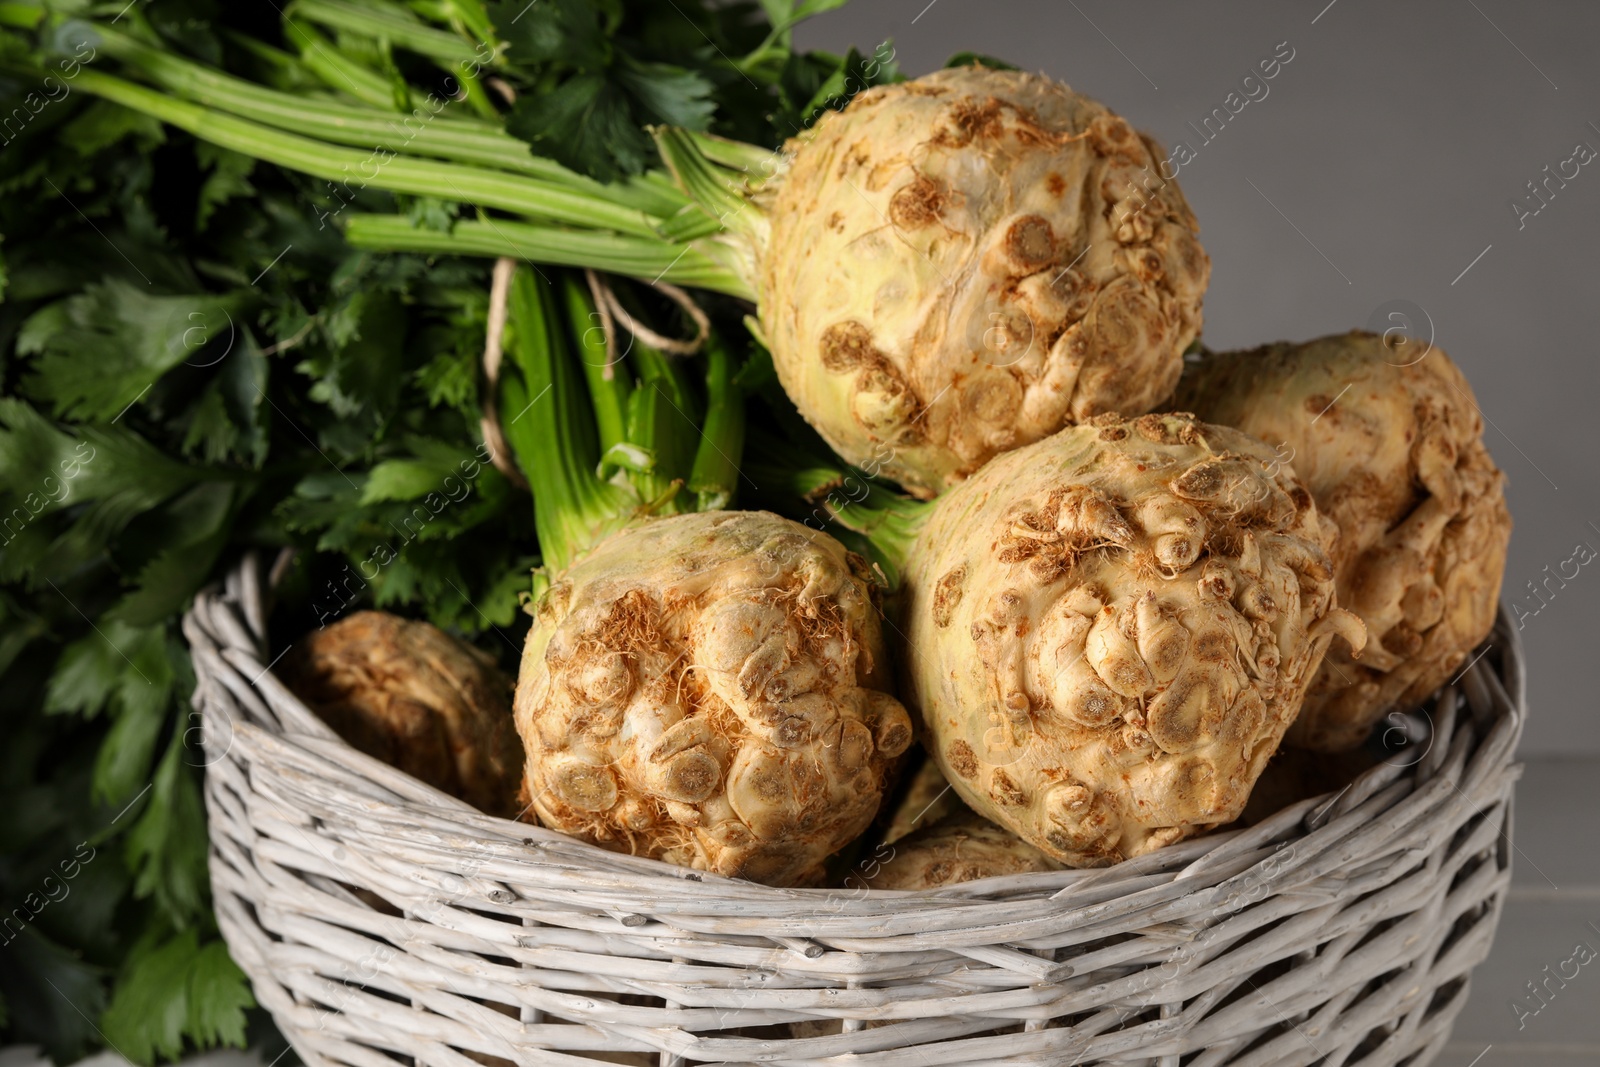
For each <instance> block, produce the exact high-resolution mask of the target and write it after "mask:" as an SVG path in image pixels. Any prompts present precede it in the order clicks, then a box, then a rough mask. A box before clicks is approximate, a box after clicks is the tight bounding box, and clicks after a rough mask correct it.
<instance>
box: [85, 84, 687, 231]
mask: <svg viewBox="0 0 1600 1067" xmlns="http://www.w3.org/2000/svg"><path fill="white" fill-rule="evenodd" d="M77 85H78V87H79V88H81V89H83V90H84V91H86V92H89V93H93V94H94V95H96V96H100V97H103V98H104V99H107V100H110V101H112V102H113V103H118V104H122V105H123V106H125V107H129V108H132V109H133V110H135V111H140V112H143V113H144V114H147V115H150V116H152V117H154V118H158V119H160V120H161V121H163V122H167V123H170V124H171V125H173V126H177V127H178V128H179V129H183V130H187V131H188V132H189V133H192V134H194V135H195V136H196V137H199V138H201V139H202V140H206V141H211V142H212V143H214V144H218V145H221V146H222V147H224V148H231V149H233V150H234V151H236V152H243V153H245V154H246V155H250V156H255V157H256V158H258V159H264V160H266V161H267V162H269V163H276V164H278V165H279V166H285V167H290V168H293V169H294V170H299V171H303V172H304V173H307V174H311V175H314V176H316V177H319V178H327V179H330V180H332V181H340V182H345V183H346V184H347V185H348V184H349V183H350V182H352V181H354V182H360V183H361V184H362V186H363V187H365V186H367V185H371V186H373V187H375V188H378V189H387V190H390V191H392V192H398V193H410V194H413V195H417V196H433V197H440V198H442V199H445V200H459V201H466V202H468V203H476V204H482V205H484V206H487V207H497V208H501V209H503V210H506V211H515V212H518V213H520V214H526V215H532V216H535V217H540V218H545V219H549V220H551V221H554V222H564V223H570V224H576V225H580V226H591V227H597V228H603V229H611V230H615V231H617V232H619V233H623V234H631V235H633V236H636V237H655V230H654V227H653V225H652V220H651V219H650V217H649V216H647V215H645V214H644V213H643V212H641V211H638V210H636V209H633V208H628V207H624V206H623V205H620V204H615V203H611V202H609V201H605V200H599V199H597V198H595V197H593V196H591V195H588V194H586V193H582V192H578V191H576V190H574V189H571V188H567V187H563V186H559V185H556V184H554V183H550V182H541V181H539V180H537V179H535V178H531V177H525V176H522V175H514V174H507V173H505V172H502V171H493V170H487V169H484V168H482V167H472V166H467V165H464V164H453V163H443V162H437V161H434V160H428V159H413V158H409V157H402V156H399V155H393V156H392V158H390V159H388V160H379V159H378V158H377V152H376V150H375V151H373V152H362V151H360V150H347V149H342V148H336V147H334V146H332V145H328V144H324V143H323V142H320V141H316V140H312V139H311V138H309V137H301V136H298V135H296V134H290V133H285V132H283V131H281V130H276V129H273V128H272V127H270V126H264V125H262V124H260V123H256V122H250V121H249V120H246V119H241V118H237V117H235V116H233V115H227V114H223V113H221V112H217V111H212V110H208V109H207V108H205V107H202V106H201V105H198V104H193V103H190V102H189V101H186V100H179V99H177V98H175V97H171V96H166V95H163V94H162V93H159V92H156V91H154V90H152V89H147V88H145V87H144V86H141V85H136V84H134V83H133V82H129V81H124V80H123V79H121V78H117V77H114V76H112V75H109V74H103V73H101V72H100V71H93V70H83V71H80V72H79V75H78V78H77ZM657 240H659V238H657ZM663 247H671V246H670V245H665V244H664V245H663Z"/></svg>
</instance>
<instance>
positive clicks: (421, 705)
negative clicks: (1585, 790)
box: [278, 611, 522, 816]
mask: <svg viewBox="0 0 1600 1067" xmlns="http://www.w3.org/2000/svg"><path fill="white" fill-rule="evenodd" d="M278 674H279V676H280V677H282V678H283V680H284V684H286V685H287V686H288V687H289V688H290V690H291V691H293V692H294V694H295V695H296V696H298V697H299V698H300V699H301V700H303V701H305V702H306V704H307V705H308V706H309V707H310V708H311V709H312V710H313V711H315V712H316V713H317V714H318V716H319V717H321V718H322V720H323V721H324V722H326V723H327V724H328V725H329V726H331V727H333V729H334V732H335V733H337V734H338V735H339V736H340V737H342V738H344V739H345V740H346V741H348V742H349V743H350V744H351V745H352V746H354V747H355V748H357V749H359V750H360V751H362V752H365V753H366V754H367V755H369V756H374V757H376V758H378V759H381V760H383V761H384V762H386V763H390V764H393V765H394V766H396V767H398V768H400V769H401V770H403V771H405V772H406V773H408V774H411V775H413V776H415V777H417V778H420V779H422V780H423V781H424V782H427V783H428V784H429V785H431V786H433V787H435V788H436V789H441V790H443V791H444V792H446V793H449V794H451V795H453V796H457V797H460V798H461V799H463V800H465V801H467V802H468V803H470V804H472V805H473V806H474V807H477V808H479V809H481V810H483V811H486V812H488V813H490V814H491V815H507V816H509V815H513V814H515V813H516V811H517V807H518V805H517V804H516V797H517V791H518V781H519V778H520V776H521V771H522V747H521V745H520V744H518V742H517V734H516V731H515V730H514V729H513V727H512V721H511V691H512V682H511V679H510V678H508V677H506V675H505V674H503V673H502V672H501V671H500V670H499V668H497V667H496V666H495V665H494V662H493V660H491V659H490V658H489V657H488V656H487V655H485V654H484V653H482V652H480V651H478V650H477V649H475V648H473V647H471V646H470V645H467V644H464V643H462V642H460V641H458V640H456V639H455V638H453V637H451V636H450V635H449V634H447V633H445V632H444V631H443V630H440V629H439V628H437V627H435V626H433V625H430V624H429V623H426V622H420V621H413V620H410V619H402V618H400V617H398V616H395V615H390V614H387V613H385V612H381V611H360V612H357V613H355V614H354V615H351V616H349V617H348V618H345V619H341V620H339V621H338V622H336V623H334V624H333V625H331V626H328V627H326V628H325V629H321V630H315V631H313V632H311V633H309V634H307V635H306V636H305V637H303V638H301V640H300V641H299V642H298V643H297V644H296V645H295V646H294V647H293V648H292V649H291V650H290V651H289V654H288V655H287V656H285V657H284V659H283V663H282V665H281V666H280V668H279V669H278Z"/></svg>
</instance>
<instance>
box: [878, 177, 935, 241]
mask: <svg viewBox="0 0 1600 1067" xmlns="http://www.w3.org/2000/svg"><path fill="white" fill-rule="evenodd" d="M944 207H945V195H944V191H943V190H942V189H940V187H939V183H937V182H935V181H934V180H933V179H932V178H929V177H928V176H927V175H925V174H918V175H917V176H916V178H914V179H913V180H912V181H911V183H910V184H908V185H906V186H904V187H903V188H902V189H901V190H900V191H899V192H897V193H895V194H894V196H893V198H891V199H890V201H889V219H890V221H891V222H893V223H894V224H895V225H896V226H898V227H900V228H901V229H904V230H916V229H920V228H922V227H923V226H928V225H931V224H932V223H935V222H938V221H939V218H940V216H941V215H943V214H944Z"/></svg>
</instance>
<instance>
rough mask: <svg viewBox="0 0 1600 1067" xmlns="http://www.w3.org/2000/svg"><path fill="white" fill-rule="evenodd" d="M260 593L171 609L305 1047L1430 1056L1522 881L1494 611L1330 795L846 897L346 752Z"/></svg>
mask: <svg viewBox="0 0 1600 1067" xmlns="http://www.w3.org/2000/svg"><path fill="white" fill-rule="evenodd" d="M265 598H266V592H265V590H264V589H263V586H262V582H261V576H260V571H259V569H258V568H257V566H256V564H255V562H254V561H253V560H247V561H246V562H245V563H244V564H243V565H242V566H241V567H240V568H239V569H238V570H237V571H236V572H234V573H233V574H231V575H230V576H229V578H228V580H227V582H226V583H225V587H224V588H223V589H221V590H216V589H213V590H210V591H207V592H205V593H203V594H201V596H200V597H199V598H198V599H197V600H196V602H195V605H194V608H193V610H192V611H191V612H190V613H189V615H188V617H187V618H186V619H185V620H184V632H185V634H186V635H187V637H188V639H189V642H190V645H191V647H192V649H193V653H194V665H195V671H196V675H197V677H198V688H197V690H196V696H195V699H196V701H197V703H198V706H199V707H200V708H201V709H202V710H203V713H204V722H205V737H206V742H205V743H206V751H207V759H208V763H209V770H208V774H207V780H206V802H207V807H208V810H209V812H210V826H211V878H212V888H213V891H214V893H215V897H216V908H217V917H218V920H219V922H220V923H221V927H222V932H223V935H224V936H225V937H226V938H227V941H228V944H229V946H230V947H231V948H232V950H233V955H234V958H235V959H236V960H238V962H239V964H240V966H241V967H243V968H244V970H245V972H246V973H248V974H249V976H250V978H251V980H252V981H253V982H254V984H255V991H256V996H257V997H258V998H259V999H260V1001H261V1002H262V1004H264V1005H265V1006H266V1007H267V1008H268V1009H270V1010H271V1012H272V1014H273V1016H274V1017H275V1018H276V1020H277V1023H278V1025H279V1027H280V1028H281V1029H282V1030H283V1032H284V1033H285V1034H286V1035H287V1036H288V1038H289V1039H290V1041H291V1042H293V1044H294V1047H295V1049H296V1050H297V1051H298V1052H299V1054H300V1056H301V1057H302V1058H303V1059H304V1060H305V1061H306V1063H307V1064H309V1065H311V1067H325V1065H332V1064H349V1065H351V1067H394V1064H395V1063H396V1062H397V1061H398V1062H402V1063H414V1064H418V1065H421V1064H427V1065H430V1067H474V1065H475V1064H484V1063H500V1062H502V1061H511V1062H513V1063H517V1064H569V1065H577V1064H590V1063H595V1062H609V1063H636V1064H656V1063H660V1064H663V1065H673V1067H675V1065H687V1064H698V1063H764V1064H823V1063H826V1064H846V1063H848V1064H852V1065H861V1067H868V1065H881V1067H891V1065H892V1067H901V1065H906V1067H910V1065H916V1067H929V1065H936V1064H985V1065H987V1064H1036V1065H1043V1064H1061V1065H1071V1064H1076V1065H1083V1067H1088V1065H1091V1064H1113V1063H1114V1064H1146V1065H1161V1067H1175V1065H1178V1064H1183V1065H1192V1067H1214V1065H1219V1064H1237V1065H1245V1064H1249V1065H1263V1067H1264V1065H1268V1064H1283V1065H1287V1064H1324V1065H1328V1067H1333V1065H1337V1064H1365V1065H1377V1064H1383V1065H1389V1064H1409V1065H1421V1064H1425V1063H1428V1062H1429V1061H1430V1060H1431V1059H1432V1058H1433V1056H1434V1055H1435V1054H1436V1053H1437V1052H1438V1050H1439V1049H1440V1048H1441V1047H1442V1046H1443V1045H1444V1043H1445V1040H1446V1038H1447V1036H1448V1034H1449V1031H1450V1026H1451V1023H1452V1021H1453V1020H1454V1018H1455V1016H1456V1013H1457V1012H1458V1011H1460V1009H1461V1006H1462V1004H1463V1003H1464V1002H1465V1000H1466V997H1467V981H1468V975H1469V973H1470V971H1471V970H1472V968H1473V966H1474V965H1475V964H1477V963H1478V962H1479V961H1481V960H1482V959H1483V958H1484V956H1485V955H1486V953H1487V952H1488V950H1489V944H1490V941H1491V939H1492V937H1493V934H1494V929H1495V925H1496V923H1497V922H1498V920H1499V915H1500V906H1501V903H1502V902H1503V901H1504V899H1505V894H1506V890H1507V886H1508V884H1509V882H1510V877H1511V856H1510V852H1511V840H1510V833H1511V791H1512V784H1513V782H1514V781H1515V780H1516V778H1517V775H1518V773H1519V771H1520V767H1519V766H1517V765H1515V764H1513V763H1512V752H1513V749H1514V748H1515V746H1516V742H1517V738H1518V735H1519V733H1520V731H1521V725H1522V718H1523V712H1522V710H1521V708H1522V691H1523V677H1522V658H1521V650H1520V647H1519V645H1518V642H1517V636H1516V633H1515V630H1514V629H1512V628H1511V627H1509V626H1508V625H1507V624H1506V620H1505V618H1504V617H1503V616H1502V618H1501V620H1500V624H1499V626H1498V628H1497V629H1496V631H1495V634H1494V635H1493V636H1492V637H1491V639H1490V642H1489V644H1488V646H1487V649H1486V650H1485V652H1484V653H1482V654H1480V656H1479V657H1478V658H1477V659H1476V660H1474V661H1473V662H1472V664H1471V665H1470V666H1469V667H1468V668H1467V669H1466V670H1465V671H1464V673H1463V674H1462V675H1461V677H1460V678H1459V679H1458V680H1457V681H1456V682H1455V683H1454V684H1453V685H1451V686H1447V687H1446V688H1445V689H1444V690H1443V691H1442V693H1441V694H1440V695H1439V696H1438V697H1437V698H1436V700H1435V701H1434V704H1433V706H1432V708H1431V710H1430V712H1429V715H1428V716H1427V718H1429V719H1431V727H1432V730H1431V736H1430V737H1429V738H1428V739H1427V741H1426V742H1425V743H1419V744H1417V745H1415V746H1412V747H1409V748H1407V749H1404V750H1402V751H1403V752H1407V753H1410V755H1408V756H1407V757H1406V758H1404V759H1395V760H1391V761H1390V762H1388V763H1385V764H1382V765H1380V766H1377V767H1374V768H1373V769H1372V770H1370V771H1368V772H1366V773H1365V774H1363V775H1362V777H1360V778H1359V779H1357V780H1356V781H1355V782H1354V783H1353V784H1352V785H1350V786H1349V787H1347V788H1346V789H1345V790H1343V791H1342V792H1340V793H1338V794H1334V795H1329V796H1323V797H1320V798H1317V799H1315V800H1310V801H1305V802H1302V803H1298V804H1295V805H1293V806H1291V807H1289V808H1286V809H1285V810H1283V811H1282V812H1280V813H1278V814H1277V815H1276V816H1273V817H1271V818H1269V819H1268V820H1266V821H1264V822H1261V823H1259V824H1257V825H1256V826H1254V827H1252V828H1250V829H1247V830H1234V831H1229V832H1223V833H1217V834H1213V835H1211V836H1208V837H1204V838H1199V839H1195V840H1190V841H1186V842H1183V843H1180V844H1178V845H1174V846H1171V847H1169V848H1166V849H1163V850H1160V851H1158V852H1155V853H1152V854H1150V855H1148V856H1145V857H1141V858H1139V859H1136V860H1132V861H1129V862H1126V863H1122V864H1119V865H1117V866H1115V867H1110V868H1106V869H1102V870H1086V871H1062V872H1057V873H1047V874H1029V875H1020V876H1015V877H1008V878H996V879H988V880H986V881H983V882H970V883H967V884H964V885H958V886H955V887H950V888H946V889H942V890H936V891H926V892H883V891H878V892H856V893H852V892H848V891H841V890H819V889H812V890H802V889H792V890H784V889H770V888H766V887H763V886H759V885H753V884H750V883H745V882H739V881H733V880H727V879H722V878H718V877H716V876H712V875H703V874H699V873H696V872H693V871H688V870H683V869H680V868H676V867H671V866H668V865H666V864H663V863H658V862H655V861H650V860H642V859H635V858H632V857H628V856H622V855H617V854H615V853H611V852H606V851H603V850H601V849H598V848H594V847H591V846H589V845H586V844H583V843H580V842H577V841H574V840H572V839H569V838H566V837H564V836H562V835H560V834H556V833H552V832H549V831H545V830H540V829H536V828H533V827H530V826H527V825H524V824H521V823H515V822H507V821H503V820H500V819H495V818H491V817H489V816H486V815H483V814H480V813H479V812H477V811H475V810H473V809H471V808H468V807H467V806H465V805H464V804H462V803H461V802H460V801H457V800H455V799H453V798H451V797H448V796H445V795H443V794H441V793H439V792H437V791H435V790H433V789H431V788H429V787H428V786H425V785H423V784H422V783H420V782H418V781H416V780H415V779H412V778H410V777H407V776H406V775H404V774H402V773H400V772H399V771H396V770H394V769H393V768H391V767H388V766H386V765H384V764H382V763H379V762H377V761H375V760H373V759H370V758H368V757H366V756H363V755H361V754H359V753H357V752H356V751H354V750H353V749H351V748H350V747H349V746H347V745H345V744H344V743H343V742H341V741H340V740H339V739H338V738H337V737H335V736H334V735H333V734H332V733H331V732H330V731H329V730H328V729H327V727H325V726H324V725H323V724H322V723H321V722H320V721H319V720H318V719H316V718H315V717H314V716H313V715H312V714H311V713H310V712H309V711H308V710H307V709H306V708H305V707H304V706H303V705H302V704H301V703H300V702H299V701H298V700H296V699H295V698H294V697H293V696H291V695H290V694H289V692H288V691H287V690H285V689H284V687H283V686H282V685H281V684H280V683H279V682H278V681H277V679H276V678H274V677H273V675H272V674H271V672H270V670H269V665H270V664H271V663H272V662H273V659H272V655H271V654H270V653H271V651H272V650H270V649H268V648H266V647H265V640H264V634H265V633H266V627H265V616H266V606H265ZM1418 721H1421V720H1418ZM1397 728H1398V727H1397ZM841 1022H842V1025H841ZM793 1023H810V1024H811V1025H806V1026H791V1025H785V1024H793ZM797 1035H810V1036H797Z"/></svg>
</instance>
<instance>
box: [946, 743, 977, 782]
mask: <svg viewBox="0 0 1600 1067" xmlns="http://www.w3.org/2000/svg"><path fill="white" fill-rule="evenodd" d="M944 758H945V759H946V760H947V761H949V763H950V769H951V770H953V771H955V772H956V773H957V774H959V775H960V776H961V777H963V778H971V777H973V776H974V775H976V774H977V773H978V755H977V753H975V752H973V751H972V746H971V745H969V744H967V743H966V742H965V741H960V740H957V741H952V742H950V747H949V748H947V749H945V752H944Z"/></svg>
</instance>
